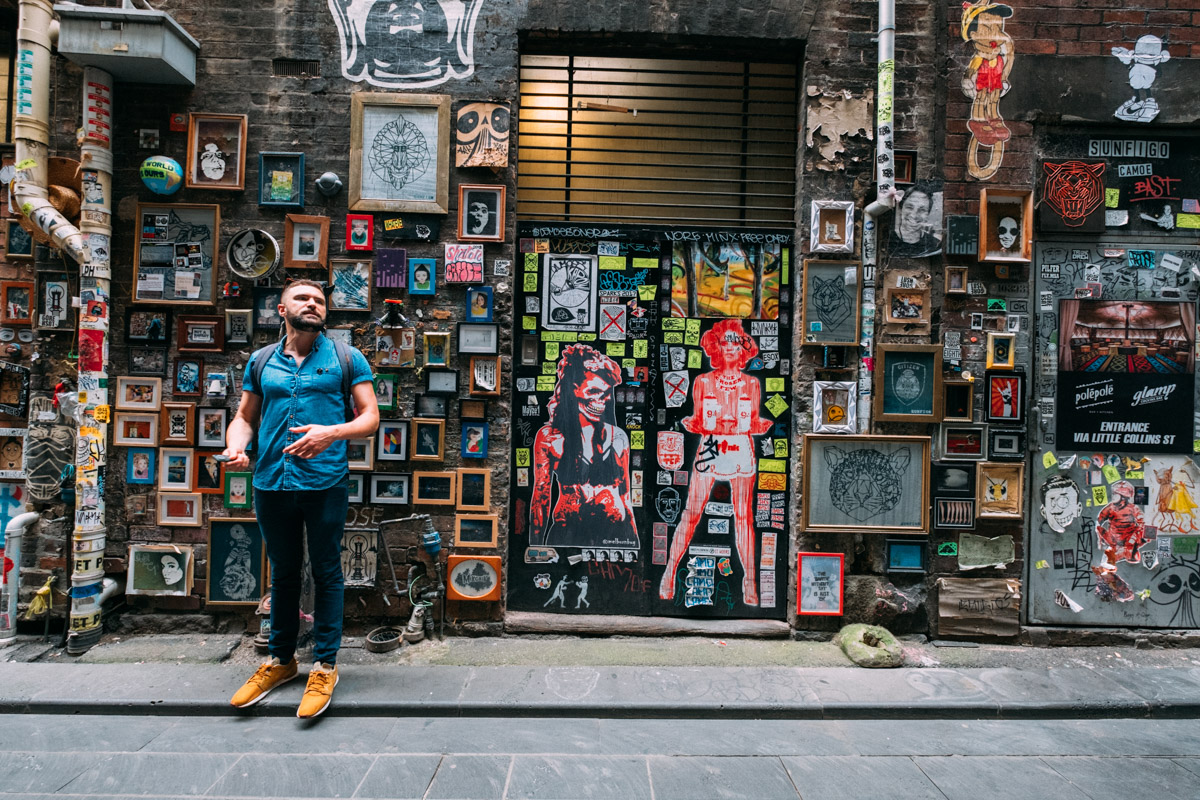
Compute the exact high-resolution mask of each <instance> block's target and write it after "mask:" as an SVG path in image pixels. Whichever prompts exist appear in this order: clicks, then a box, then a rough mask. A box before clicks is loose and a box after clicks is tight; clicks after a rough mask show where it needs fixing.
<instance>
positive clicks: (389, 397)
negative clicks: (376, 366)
mask: <svg viewBox="0 0 1200 800" xmlns="http://www.w3.org/2000/svg"><path fill="white" fill-rule="evenodd" d="M399 384H400V376H399V375H397V374H395V373H394V372H377V373H375V378H374V385H375V403H376V405H378V406H379V410H381V411H393V410H395V409H397V408H399V407H400V401H399V395H400V385H399Z"/></svg>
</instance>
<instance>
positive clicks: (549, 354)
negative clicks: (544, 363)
mask: <svg viewBox="0 0 1200 800" xmlns="http://www.w3.org/2000/svg"><path fill="white" fill-rule="evenodd" d="M558 348H559V344H558V342H546V359H547V360H548V361H558Z"/></svg>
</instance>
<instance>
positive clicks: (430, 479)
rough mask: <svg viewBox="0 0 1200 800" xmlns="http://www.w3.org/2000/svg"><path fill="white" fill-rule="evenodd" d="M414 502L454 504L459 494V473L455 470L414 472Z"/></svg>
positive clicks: (435, 504)
mask: <svg viewBox="0 0 1200 800" xmlns="http://www.w3.org/2000/svg"><path fill="white" fill-rule="evenodd" d="M412 478H413V503H420V504H422V505H427V506H452V505H454V501H455V498H456V496H457V491H456V490H457V484H458V481H457V478H458V475H457V474H455V473H453V472H414V473H413V476H412Z"/></svg>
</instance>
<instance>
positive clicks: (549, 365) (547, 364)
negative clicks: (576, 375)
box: [538, 361, 558, 389]
mask: <svg viewBox="0 0 1200 800" xmlns="http://www.w3.org/2000/svg"><path fill="white" fill-rule="evenodd" d="M542 374H543V375H556V374H558V364H555V363H554V362H553V361H543V362H542ZM538 388H539V389H541V388H542V387H541V386H538ZM550 388H551V389H553V388H554V387H553V386H551V387H550Z"/></svg>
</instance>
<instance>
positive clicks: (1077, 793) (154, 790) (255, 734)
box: [0, 689, 1200, 800]
mask: <svg viewBox="0 0 1200 800" xmlns="http://www.w3.org/2000/svg"><path fill="white" fill-rule="evenodd" d="M282 691H283V690H281V692H282ZM295 694H296V696H297V697H296V699H297V700H298V699H299V689H297V691H296V692H295ZM335 702H336V700H335ZM713 717H714V718H712V719H690V720H674V719H563V718H545V719H528V718H526V719H509V718H487V719H481V718H438V719H432V718H415V717H410V718H401V719H392V718H385V717H372V718H353V717H328V718H322V719H318V720H316V721H315V722H312V723H306V722H301V721H300V720H296V719H289V718H284V717H263V716H245V717H215V716H207V717H206V716H200V717H172V716H125V715H122V716H114V717H105V716H86V715H75V716H72V715H65V714H56V715H37V714H10V715H5V716H2V717H0V751H2V752H0V797H7V796H15V797H21V798H28V799H29V800H33V799H34V798H44V797H56V798H61V797H88V798H118V797H119V798H128V797H139V798H156V799H158V798H162V799H164V800H165V799H166V798H172V800H175V799H177V798H190V797H199V796H203V797H226V798H234V797H236V798H247V797H252V798H263V797H292V798H300V797H304V798H334V797H338V798H345V797H364V798H441V799H442V800H445V799H446V798H462V799H464V800H466V799H470V800H476V799H479V800H482V799H483V798H539V799H541V798H570V799H572V800H574V799H575V798H618V799H619V800H635V799H640V798H652V799H653V800H704V798H747V799H748V800H775V799H776V798H788V800H796V798H797V797H799V798H803V800H822V799H823V798H854V799H855V800H858V799H860V798H873V797H881V798H887V799H888V800H906V799H907V798H938V799H939V800H941V799H942V798H951V799H952V800H957V799H958V798H965V800H987V798H999V799H1002V800H1024V799H1025V798H1037V800H1047V799H1050V800H1076V799H1077V798H1078V799H1083V798H1092V800H1101V798H1112V799H1113V800H1138V799H1140V798H1152V797H1153V798H1171V800H1189V799H1190V798H1200V723H1198V722H1197V720H1194V719H1157V720H1156V719H1073V720H987V721H967V720H911V719H910V720H880V721H871V720H834V721H820V720H730V719H721V718H720V713H719V711H714V714H713Z"/></svg>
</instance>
